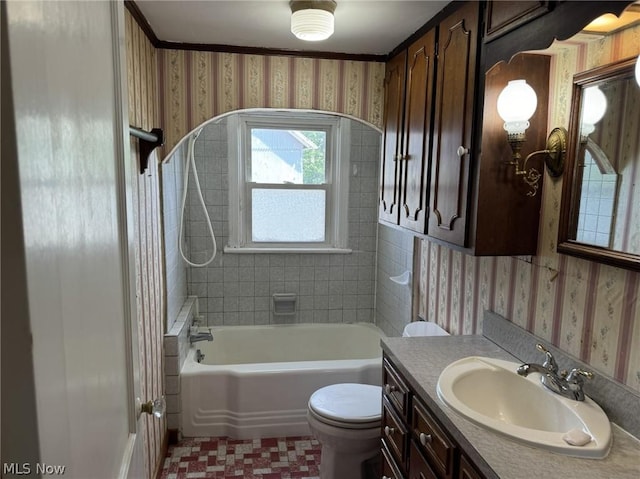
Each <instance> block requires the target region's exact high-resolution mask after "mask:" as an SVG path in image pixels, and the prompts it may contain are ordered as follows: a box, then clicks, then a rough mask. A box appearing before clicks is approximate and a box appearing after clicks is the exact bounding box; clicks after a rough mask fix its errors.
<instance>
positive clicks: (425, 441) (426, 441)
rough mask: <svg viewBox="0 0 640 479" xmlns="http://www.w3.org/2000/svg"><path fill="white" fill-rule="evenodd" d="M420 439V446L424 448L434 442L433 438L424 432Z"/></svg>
mask: <svg viewBox="0 0 640 479" xmlns="http://www.w3.org/2000/svg"><path fill="white" fill-rule="evenodd" d="M419 437H420V444H422V445H423V446H426V445H427V444H429V443H430V442H431V441H433V437H431V434H425V433H424V432H421V433H420V436H419Z"/></svg>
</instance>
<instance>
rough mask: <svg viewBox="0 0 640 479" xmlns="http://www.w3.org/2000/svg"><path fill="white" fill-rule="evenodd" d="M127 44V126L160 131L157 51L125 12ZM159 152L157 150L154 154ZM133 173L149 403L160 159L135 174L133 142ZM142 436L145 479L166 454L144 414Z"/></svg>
mask: <svg viewBox="0 0 640 479" xmlns="http://www.w3.org/2000/svg"><path fill="white" fill-rule="evenodd" d="M125 22H126V30H125V42H126V50H127V78H128V91H129V122H130V124H131V125H134V126H137V127H139V128H142V129H144V130H147V131H148V130H150V129H152V128H155V127H158V126H159V124H158V123H159V115H158V109H157V104H158V102H157V98H158V93H157V76H156V72H157V66H156V57H157V53H156V49H155V48H154V47H153V46H152V45H151V43H150V42H149V40H148V39H147V37H146V36H145V34H144V33H143V32H142V30H141V29H140V28H139V27H138V25H137V23H136V22H135V20H134V19H133V17H132V16H131V15H130V14H129V11H125ZM156 151H157V150H156ZM131 159H132V165H131V168H132V169H133V170H134V173H133V178H135V179H136V183H135V184H134V185H133V192H134V198H133V203H134V205H137V208H136V207H135V206H134V222H133V223H134V235H135V237H136V239H137V240H136V248H135V263H136V297H137V299H138V300H137V317H138V347H139V354H140V386H141V396H142V398H143V400H145V401H147V400H150V399H155V398H158V397H160V396H162V395H163V394H164V385H163V370H162V340H163V336H164V325H163V320H162V318H163V315H164V311H163V309H164V307H165V304H164V279H163V276H164V272H163V264H164V262H163V251H162V248H163V247H162V234H161V221H160V194H159V191H160V188H159V178H158V177H159V175H158V156H157V153H155V152H154V153H153V154H152V156H151V157H150V158H149V169H148V170H147V171H146V172H145V173H144V174H143V175H140V174H139V170H138V164H139V160H138V140H136V139H134V138H132V139H131ZM141 421H142V424H143V427H142V430H140V431H138V434H140V435H141V436H142V440H143V443H144V454H145V467H146V471H147V477H156V476H157V471H158V470H159V468H160V467H161V466H162V459H163V455H164V451H165V447H166V446H165V441H166V429H167V427H166V422H165V420H164V419H162V420H157V419H155V418H154V417H152V416H149V415H147V414H145V415H143V417H142V419H141Z"/></svg>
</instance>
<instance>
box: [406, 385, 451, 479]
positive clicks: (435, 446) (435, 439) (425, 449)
mask: <svg viewBox="0 0 640 479" xmlns="http://www.w3.org/2000/svg"><path fill="white" fill-rule="evenodd" d="M411 429H412V430H413V436H414V439H415V441H416V443H415V447H417V448H418V449H419V450H420V452H422V453H423V454H424V455H425V457H426V458H427V459H428V461H429V463H430V464H431V467H432V468H433V469H434V470H435V471H436V472H437V473H438V474H437V475H438V477H442V478H446V479H451V478H452V477H453V469H454V467H453V465H454V459H455V452H456V446H455V445H454V444H453V442H452V441H450V440H449V438H448V437H447V435H446V434H445V433H444V432H443V431H442V429H441V428H440V426H438V423H437V422H436V420H435V419H434V418H433V417H432V416H431V414H430V413H429V412H428V410H427V408H426V407H425V406H424V405H423V404H422V403H420V402H419V401H418V400H417V399H416V398H415V397H414V398H413V414H412V420H411ZM412 475H413V474H412ZM425 477H428V476H425Z"/></svg>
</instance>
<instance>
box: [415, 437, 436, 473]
mask: <svg viewBox="0 0 640 479" xmlns="http://www.w3.org/2000/svg"><path fill="white" fill-rule="evenodd" d="M409 479H439V477H438V475H437V474H436V472H435V471H434V470H433V469H431V466H429V463H428V462H427V460H426V459H425V458H424V456H423V455H422V454H420V451H419V450H418V448H417V447H416V444H415V442H413V441H411V452H410V453H409Z"/></svg>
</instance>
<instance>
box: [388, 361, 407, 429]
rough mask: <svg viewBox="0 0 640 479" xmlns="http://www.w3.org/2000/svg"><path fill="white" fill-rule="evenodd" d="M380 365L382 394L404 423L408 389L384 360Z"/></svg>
mask: <svg viewBox="0 0 640 479" xmlns="http://www.w3.org/2000/svg"><path fill="white" fill-rule="evenodd" d="M382 365H383V369H382V384H383V386H382V388H383V393H384V395H385V397H386V398H388V399H389V402H390V403H391V404H393V405H394V406H395V408H396V410H397V411H398V413H399V414H400V416H401V417H402V419H403V420H404V421H406V420H407V412H408V410H409V387H408V386H407V385H406V384H405V382H404V381H403V380H402V378H401V376H400V374H398V372H397V371H396V370H395V368H394V367H393V366H392V365H391V363H390V362H389V361H388V360H387V359H386V358H385V359H384V361H383V364H382Z"/></svg>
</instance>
